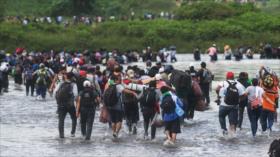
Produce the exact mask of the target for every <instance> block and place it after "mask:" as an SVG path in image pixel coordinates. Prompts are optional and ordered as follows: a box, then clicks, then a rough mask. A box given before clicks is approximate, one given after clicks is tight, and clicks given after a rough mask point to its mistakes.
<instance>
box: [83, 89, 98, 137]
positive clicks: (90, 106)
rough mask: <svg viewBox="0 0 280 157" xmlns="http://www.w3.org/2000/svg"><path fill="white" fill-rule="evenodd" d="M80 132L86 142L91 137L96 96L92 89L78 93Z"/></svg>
mask: <svg viewBox="0 0 280 157" xmlns="http://www.w3.org/2000/svg"><path fill="white" fill-rule="evenodd" d="M79 96H80V105H81V106H80V113H81V132H82V135H83V136H85V137H86V139H87V140H89V139H90V137H91V132H92V125H93V122H94V116H95V109H96V106H97V104H96V102H95V101H96V98H97V96H98V94H97V93H96V92H95V91H93V90H92V88H85V89H84V90H83V91H81V92H80V94H79Z"/></svg>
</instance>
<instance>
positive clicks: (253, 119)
mask: <svg viewBox="0 0 280 157" xmlns="http://www.w3.org/2000/svg"><path fill="white" fill-rule="evenodd" d="M247 112H248V117H249V120H250V123H251V130H252V135H253V136H256V133H257V130H258V120H259V118H260V116H261V113H262V108H261V107H260V106H259V107H258V108H255V109H252V108H250V107H248V108H247Z"/></svg>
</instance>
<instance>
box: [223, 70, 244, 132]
mask: <svg viewBox="0 0 280 157" xmlns="http://www.w3.org/2000/svg"><path fill="white" fill-rule="evenodd" d="M226 79H227V80H226V81H223V82H222V83H221V84H219V86H218V88H220V90H219V96H220V97H221V104H220V108H219V121H220V126H221V128H222V130H223V135H226V134H227V133H228V131H227V127H226V116H228V119H229V124H230V131H231V132H232V133H233V134H234V133H235V131H236V126H237V122H238V104H239V101H240V96H242V95H243V94H244V92H245V91H244V89H243V87H242V85H241V84H240V83H238V82H237V81H235V80H234V74H233V72H227V74H226Z"/></svg>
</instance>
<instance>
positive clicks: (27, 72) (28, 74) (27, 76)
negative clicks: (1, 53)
mask: <svg viewBox="0 0 280 157" xmlns="http://www.w3.org/2000/svg"><path fill="white" fill-rule="evenodd" d="M32 74H33V69H32V66H31V65H30V64H28V65H27V67H26V68H25V69H24V75H23V80H24V81H23V82H24V85H25V87H26V96H28V95H29V89H31V96H33V94H34V87H35V80H34V77H33V75H32Z"/></svg>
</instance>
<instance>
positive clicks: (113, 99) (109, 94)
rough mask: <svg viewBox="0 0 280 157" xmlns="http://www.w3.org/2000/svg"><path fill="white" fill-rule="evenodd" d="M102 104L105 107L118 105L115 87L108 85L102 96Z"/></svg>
mask: <svg viewBox="0 0 280 157" xmlns="http://www.w3.org/2000/svg"><path fill="white" fill-rule="evenodd" d="M103 100H104V104H105V106H107V107H113V106H114V105H116V104H117V103H118V100H119V98H118V96H117V85H110V86H109V87H108V88H107V89H106V90H105V92H104V95H103Z"/></svg>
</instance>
